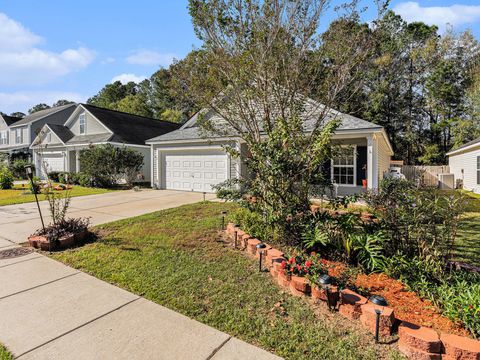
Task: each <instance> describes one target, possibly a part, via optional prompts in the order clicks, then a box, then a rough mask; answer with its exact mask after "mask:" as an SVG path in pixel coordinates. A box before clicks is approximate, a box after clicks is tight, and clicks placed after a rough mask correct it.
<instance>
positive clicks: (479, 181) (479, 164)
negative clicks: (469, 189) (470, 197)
mask: <svg viewBox="0 0 480 360" xmlns="http://www.w3.org/2000/svg"><path fill="white" fill-rule="evenodd" d="M476 175H477V185H480V156H477V174H476Z"/></svg>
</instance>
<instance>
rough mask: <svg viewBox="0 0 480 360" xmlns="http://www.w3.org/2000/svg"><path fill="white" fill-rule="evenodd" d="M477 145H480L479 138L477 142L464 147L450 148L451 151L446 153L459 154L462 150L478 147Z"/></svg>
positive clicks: (448, 154) (449, 154)
mask: <svg viewBox="0 0 480 360" xmlns="http://www.w3.org/2000/svg"><path fill="white" fill-rule="evenodd" d="M479 146H480V140H479V142H477V143H475V144H471V145H468V146H465V147H463V148H460V149H455V150H452V151H450V152H448V153H447V154H446V155H447V156H451V155H456V154H460V153H462V152H465V151H469V150H471V149H474V148H476V147H479Z"/></svg>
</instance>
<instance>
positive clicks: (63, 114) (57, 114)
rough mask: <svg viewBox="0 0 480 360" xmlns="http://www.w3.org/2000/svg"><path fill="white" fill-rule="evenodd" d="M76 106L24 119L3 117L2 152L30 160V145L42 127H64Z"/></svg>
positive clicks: (0, 127)
mask: <svg viewBox="0 0 480 360" xmlns="http://www.w3.org/2000/svg"><path fill="white" fill-rule="evenodd" d="M76 106H77V105H76V104H69V105H64V106H57V107H54V108H51V109H45V110H40V111H37V112H34V113H33V114H29V115H27V116H25V117H24V118H23V119H19V118H12V117H9V116H3V117H2V118H3V121H0V152H3V153H7V154H8V155H9V156H10V157H14V156H19V157H23V158H28V159H30V158H31V156H32V151H31V148H30V145H31V144H32V142H33V140H34V139H35V138H36V136H37V134H38V133H39V132H40V130H41V129H42V127H43V126H44V125H45V124H47V123H48V124H58V125H63V124H64V123H65V119H67V118H68V117H69V116H70V115H71V114H72V112H73V111H74V110H75V108H76Z"/></svg>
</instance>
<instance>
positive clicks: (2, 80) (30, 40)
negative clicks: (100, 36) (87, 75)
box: [0, 13, 95, 86]
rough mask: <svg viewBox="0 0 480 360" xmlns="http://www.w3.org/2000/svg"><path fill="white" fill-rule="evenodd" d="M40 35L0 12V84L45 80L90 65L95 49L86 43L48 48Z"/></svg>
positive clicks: (18, 84)
mask: <svg viewBox="0 0 480 360" xmlns="http://www.w3.org/2000/svg"><path fill="white" fill-rule="evenodd" d="M42 42H43V39H42V38H41V37H39V36H37V35H35V34H33V33H32V32H30V31H29V30H28V29H26V28H25V27H23V26H22V25H21V24H20V23H18V22H16V21H14V20H12V19H10V18H9V17H8V16H7V15H5V14H3V13H0V85H6V86H21V85H40V84H45V83H47V82H49V81H51V80H54V79H56V78H58V77H61V76H64V75H66V74H69V73H71V72H74V71H77V70H80V69H82V68H84V67H86V66H87V65H89V64H90V63H91V62H92V61H93V59H94V57H95V53H94V52H93V51H92V50H90V49H87V48H85V47H78V48H77V49H67V50H64V51H62V52H58V53H57V52H51V51H47V50H43V49H40V48H39V47H38V45H39V44H41V43H42Z"/></svg>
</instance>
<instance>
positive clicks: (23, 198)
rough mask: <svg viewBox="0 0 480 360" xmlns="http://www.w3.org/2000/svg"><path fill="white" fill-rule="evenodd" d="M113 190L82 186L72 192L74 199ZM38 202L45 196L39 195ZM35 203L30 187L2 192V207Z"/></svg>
mask: <svg viewBox="0 0 480 360" xmlns="http://www.w3.org/2000/svg"><path fill="white" fill-rule="evenodd" d="M110 191H113V190H107V189H97V188H87V187H82V186H74V187H73V189H72V190H71V191H70V194H71V196H72V197H75V196H85V195H96V194H104V193H107V192H110ZM59 192H60V193H63V192H64V191H59ZM38 200H45V195H43V194H39V195H38ZM33 201H35V196H34V195H33V194H31V193H30V191H29V188H28V186H25V188H22V187H21V186H18V185H17V186H15V188H13V189H10V190H0V206H4V205H14V204H23V203H28V202H33Z"/></svg>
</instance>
